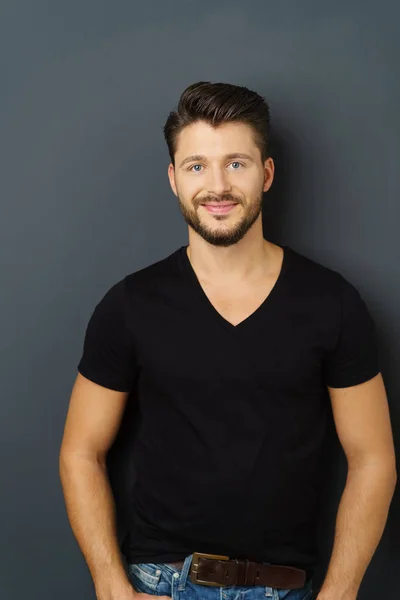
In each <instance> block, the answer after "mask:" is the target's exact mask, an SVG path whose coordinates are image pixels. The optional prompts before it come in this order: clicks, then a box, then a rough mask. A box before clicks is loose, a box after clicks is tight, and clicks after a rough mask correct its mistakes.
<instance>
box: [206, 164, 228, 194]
mask: <svg viewBox="0 0 400 600" xmlns="http://www.w3.org/2000/svg"><path fill="white" fill-rule="evenodd" d="M206 185H207V191H208V193H209V194H215V195H216V196H221V195H222V194H224V193H227V192H229V191H230V190H231V189H232V186H231V183H230V181H229V174H228V173H227V172H226V171H225V169H224V168H222V169H221V168H220V167H215V168H214V169H210V172H209V180H208V181H207V184H206Z"/></svg>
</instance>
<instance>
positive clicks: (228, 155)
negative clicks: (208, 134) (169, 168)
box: [179, 152, 254, 167]
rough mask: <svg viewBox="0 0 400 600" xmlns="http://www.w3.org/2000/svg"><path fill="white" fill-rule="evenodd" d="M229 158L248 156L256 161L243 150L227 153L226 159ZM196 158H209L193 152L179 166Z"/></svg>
mask: <svg viewBox="0 0 400 600" xmlns="http://www.w3.org/2000/svg"><path fill="white" fill-rule="evenodd" d="M228 158H247V159H248V160H251V161H252V162H254V160H253V158H252V157H251V156H250V155H249V154H244V153H243V152H232V153H231V154H225V156H224V157H223V159H224V160H226V159H228ZM194 160H207V159H206V157H205V156H203V155H202V154H193V155H192V156H187V157H186V158H185V159H183V161H182V162H181V163H180V165H179V167H182V166H183V165H185V164H186V163H188V162H192V161H194Z"/></svg>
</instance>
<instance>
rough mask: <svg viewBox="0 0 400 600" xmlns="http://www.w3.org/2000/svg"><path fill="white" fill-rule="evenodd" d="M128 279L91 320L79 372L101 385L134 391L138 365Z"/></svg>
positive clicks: (112, 290) (102, 302)
mask: <svg viewBox="0 0 400 600" xmlns="http://www.w3.org/2000/svg"><path fill="white" fill-rule="evenodd" d="M125 302H126V298H125V279H123V280H121V281H119V282H118V283H116V284H114V285H113V286H112V287H111V288H110V289H109V290H108V291H107V292H106V294H105V295H104V296H103V298H102V299H101V300H100V302H99V303H98V304H97V305H96V306H95V308H94V311H93V313H92V315H91V317H90V319H89V322H88V325H87V328H86V332H85V336H84V342H83V351H82V355H81V359H80V361H79V363H78V371H79V372H80V373H81V374H82V375H84V376H85V377H87V378H88V379H90V380H91V381H94V382H95V383H98V384H99V385H102V386H103V387H106V388H109V389H111V390H115V391H121V392H127V391H131V389H132V386H133V382H134V379H135V375H136V371H137V365H136V359H135V352H134V348H133V340H132V336H131V335H130V334H129V332H128V330H127V327H126V314H125V310H126V304H125Z"/></svg>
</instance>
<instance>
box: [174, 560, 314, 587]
mask: <svg viewBox="0 0 400 600" xmlns="http://www.w3.org/2000/svg"><path fill="white" fill-rule="evenodd" d="M183 562H184V561H183V560H182V561H178V562H175V563H169V564H173V565H175V566H183ZM190 579H191V580H192V582H193V583H197V584H200V585H212V586H222V587H225V586H228V585H240V586H243V585H264V586H268V587H274V588H281V589H297V588H302V587H303V586H304V585H305V583H306V571H304V570H303V569H297V568H296V567H287V566H284V565H267V564H263V563H258V562H254V561H251V560H248V559H239V558H233V559H230V558H229V556H223V555H220V554H205V553H203V552H194V553H193V558H192V563H191V567H190Z"/></svg>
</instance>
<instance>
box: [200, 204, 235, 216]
mask: <svg viewBox="0 0 400 600" xmlns="http://www.w3.org/2000/svg"><path fill="white" fill-rule="evenodd" d="M237 204H238V203H237V202H219V203H218V204H202V205H201V206H204V208H205V209H206V210H208V212H210V213H213V214H218V215H219V214H225V213H227V212H229V211H230V210H232V209H233V208H234V207H235V206H236V205H237Z"/></svg>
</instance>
